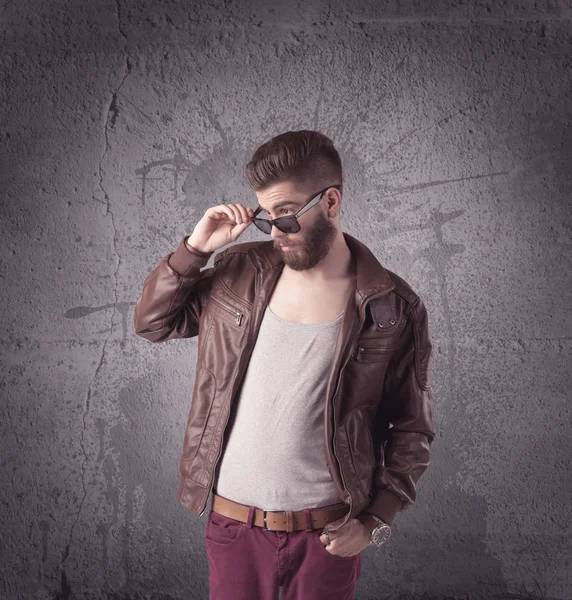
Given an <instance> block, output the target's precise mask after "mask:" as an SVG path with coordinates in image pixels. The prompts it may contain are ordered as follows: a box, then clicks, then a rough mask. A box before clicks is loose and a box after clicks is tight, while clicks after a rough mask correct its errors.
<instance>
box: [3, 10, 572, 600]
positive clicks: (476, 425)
mask: <svg viewBox="0 0 572 600" xmlns="http://www.w3.org/2000/svg"><path fill="white" fill-rule="evenodd" d="M191 4H192V3H188V2H181V1H176V0H173V1H171V2H170V3H168V4H167V3H165V4H163V3H153V2H149V1H147V2H133V1H130V2H127V1H125V0H117V1H115V2H113V1H112V0H109V1H108V2H106V3H103V2H75V3H74V2H71V1H69V2H64V1H62V2H43V3H42V2H30V1H20V2H16V1H5V2H4V3H3V5H2V7H1V8H0V19H1V23H2V24H1V29H0V40H1V47H2V52H1V54H0V67H1V68H0V72H1V77H2V79H1V82H2V85H1V87H0V94H1V111H2V112H1V114H2V122H1V127H0V139H1V141H2V146H1V179H0V181H1V190H0V192H1V202H2V204H1V211H2V212H1V216H2V220H1V227H0V235H1V238H2V261H1V282H2V306H1V319H2V332H1V340H2V344H1V352H2V376H1V391H2V404H1V409H0V410H1V413H0V423H1V428H2V430H1V436H2V437H1V440H2V446H1V448H2V461H1V468H2V471H1V484H2V485H1V486H0V500H1V511H0V525H1V536H0V543H1V552H2V556H1V560H0V577H1V581H0V597H1V598H2V599H7V600H12V599H16V598H18V599H20V598H25V599H28V598H34V599H48V598H62V599H69V598H89V599H95V598H107V597H108V598H121V599H134V598H146V599H153V600H160V599H161V600H166V599H168V598H169V599H171V598H178V599H183V598H185V599H188V598H207V596H208V586H207V562H206V553H205V550H204V540H203V532H204V528H205V523H206V514H207V513H206V512H205V514H204V515H203V517H201V518H198V517H195V516H194V515H192V514H191V513H189V512H187V511H186V510H185V509H184V508H183V507H182V506H181V505H179V504H178V503H177V502H176V501H175V499H174V494H175V491H176V484H177V469H178V460H179V453H180V451H181V447H182V439H183V434H184V426H185V422H186V418H187V414H188V410H189V405H190V395H191V391H192V384H193V380H194V364H195V359H196V350H197V341H196V340H187V341H181V342H168V343H166V344H163V345H161V344H158V345H152V344H149V343H148V342H146V341H144V340H143V339H141V338H138V337H136V336H135V335H134V332H133V326H132V320H133V309H134V303H135V300H136V298H137V297H138V295H139V294H140V292H141V289H142V284H143V280H144V278H145V276H146V275H147V274H148V273H149V271H150V270H151V269H152V268H154V266H155V265H156V264H157V263H158V261H159V260H160V259H161V258H162V257H163V256H164V255H165V254H167V253H168V252H170V251H172V250H174V249H175V247H176V245H177V244H178V242H179V241H180V239H181V237H182V236H183V235H184V234H190V233H191V232H192V230H193V228H194V225H195V224H196V222H197V221H198V219H199V218H200V217H201V216H202V214H203V213H204V211H205V210H206V209H207V207H209V206H211V205H213V204H218V203H220V202H223V201H224V202H242V203H244V204H246V205H248V206H253V205H254V204H255V201H256V198H255V196H254V195H253V193H252V192H251V191H250V190H249V188H248V186H247V184H246V180H245V178H244V166H245V164H246V162H247V161H248V160H249V158H250V156H251V154H252V152H253V151H254V149H255V148H256V147H257V146H258V145H259V144H260V143H262V142H263V141H265V140H266V139H268V138H269V137H271V136H272V135H275V134H277V133H281V132H283V131H286V130H289V129H306V128H313V129H318V130H320V131H323V132H324V133H326V134H327V135H330V136H331V137H332V138H333V139H334V141H335V143H336V144H337V146H338V147H339V150H340V154H341V155H342V160H343V165H344V169H345V182H346V185H345V189H344V199H343V204H342V226H343V228H344V230H345V231H347V232H349V233H350V234H352V235H354V236H356V237H358V238H359V239H361V240H362V241H363V242H364V243H366V244H367V245H368V246H369V247H370V248H371V250H372V251H373V252H374V253H375V254H376V256H377V257H378V258H379V259H380V261H381V262H382V264H384V265H386V266H387V267H388V268H390V269H392V270H394V271H396V272H397V273H399V274H400V275H401V276H402V277H404V278H405V279H406V280H407V281H409V283H410V284H411V285H412V286H413V288H414V289H416V290H417V291H418V293H419V294H420V295H421V296H422V297H423V298H424V300H425V303H426V305H427V308H428V311H429V315H430V327H431V333H432V339H433V344H434V353H433V358H432V362H431V376H432V380H433V386H434V402H435V413H436V426H437V430H438V436H437V438H436V440H435V442H434V445H433V455H432V456H433V458H432V464H431V466H430V467H429V469H428V471H427V472H426V474H425V475H424V476H423V478H422V480H421V482H420V486H419V499H418V503H417V504H416V505H415V506H414V507H413V508H412V509H411V510H409V511H407V512H405V513H402V514H400V515H399V516H398V517H397V519H396V522H395V531H394V535H393V537H392V539H391V540H390V542H389V543H388V544H387V546H386V547H383V548H381V549H379V550H376V549H373V548H368V549H366V551H364V553H363V572H362V578H361V580H360V582H359V585H358V593H357V596H356V597H357V598H358V599H362V600H366V599H368V600H369V599H371V600H373V599H378V598H409V597H424V598H443V597H445V596H448V597H456V598H478V597H482V598H492V597H493V594H494V593H499V592H500V591H501V590H502V589H504V590H505V591H507V590H513V591H514V590H515V589H523V588H524V587H525V586H526V587H527V588H528V589H529V590H534V589H535V588H534V580H535V579H537V580H538V582H539V583H540V585H541V586H542V585H547V584H548V583H550V582H552V585H551V587H549V588H548V590H547V591H546V592H545V595H548V596H551V597H554V598H566V599H569V598H570V597H571V596H572V577H571V575H570V571H571V565H570V562H571V558H572V549H571V547H572V523H571V521H572V519H571V516H570V515H571V508H570V492H571V488H572V485H571V483H572V478H571V462H570V457H571V456H572V452H571V450H572V447H571V435H572V427H571V419H570V389H571V383H572V382H571V377H570V354H571V336H572V322H571V319H570V305H571V303H572V293H571V289H572V288H571V285H570V279H569V276H570V266H571V255H572V253H571V249H572V241H571V235H570V234H571V214H570V212H571V209H570V193H571V191H572V177H571V172H572V169H571V158H572V144H571V133H572V125H571V117H572V106H571V103H570V90H571V86H570V80H571V73H572V69H571V46H572V44H571V31H572V27H571V24H572V9H571V5H570V3H569V2H559V1H551V2H549V1H545V0H540V1H538V2H532V1H530V2H525V1H524V0H520V1H515V2H511V3H508V2H489V1H486V0H481V1H480V2H475V3H471V2H461V1H456V2H455V1H450V2H447V1H444V0H439V1H435V2H431V3H430V2H420V1H417V2H411V3H408V5H407V6H406V5H404V4H403V3H398V2H396V1H394V2H379V3H374V2H371V1H370V2H367V1H364V0H362V1H358V2H351V3H348V2H345V1H342V0H333V1H332V2H331V3H329V4H326V3H320V2H307V3H299V4H296V3H294V2H288V3H280V4H278V5H275V6H274V7H273V8H271V7H270V3H267V2H261V1H260V0H258V1H257V2H251V3H249V4H247V3H242V4H239V3H234V4H232V5H231V3H224V5H223V4H222V3H215V2H210V3H204V5H202V6H200V5H194V6H192V7H191ZM349 4H351V7H350V6H348V5H349ZM257 239H267V238H265V236H264V235H263V234H262V233H260V232H258V231H257V230H256V229H255V228H253V227H250V228H249V230H248V231H247V233H245V234H244V235H243V236H242V237H241V239H240V241H250V240H257ZM212 262H213V261H212V258H211V261H210V262H209V265H208V266H210V265H211V264H212ZM535 591H536V593H537V595H538V597H541V591H539V590H535Z"/></svg>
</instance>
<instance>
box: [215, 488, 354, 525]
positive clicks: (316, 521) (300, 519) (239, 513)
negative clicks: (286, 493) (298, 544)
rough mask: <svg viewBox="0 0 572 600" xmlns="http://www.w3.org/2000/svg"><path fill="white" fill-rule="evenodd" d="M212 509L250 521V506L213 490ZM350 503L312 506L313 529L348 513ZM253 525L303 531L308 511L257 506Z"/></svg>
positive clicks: (311, 519) (311, 521)
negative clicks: (269, 508) (268, 508)
mask: <svg viewBox="0 0 572 600" xmlns="http://www.w3.org/2000/svg"><path fill="white" fill-rule="evenodd" d="M211 508H212V510H213V511H214V512H216V513H219V514H221V515H223V516H225V517H229V518H231V519H236V520H237V521H242V522H243V523H248V513H249V509H250V507H249V506H247V505H246V504H241V503H240V502H234V501H233V500H229V499H228V498H224V497H223V496H219V495H218V494H215V493H214V492H213V503H212V507H211ZM349 508H350V507H349V505H348V504H346V503H345V502H340V503H339V504H332V505H331V506H327V507H320V508H310V509H309V511H308V512H309V519H310V524H311V527H312V529H323V528H324V527H325V526H326V524H327V523H331V522H332V521H335V520H336V519H339V518H340V517H343V516H344V515H345V514H347V512H348V510H349ZM253 525H256V526H257V527H262V528H263V529H267V530H268V531H289V532H292V531H301V530H303V529H306V513H305V512H304V511H303V510H263V509H262V508H255V510H254V520H253Z"/></svg>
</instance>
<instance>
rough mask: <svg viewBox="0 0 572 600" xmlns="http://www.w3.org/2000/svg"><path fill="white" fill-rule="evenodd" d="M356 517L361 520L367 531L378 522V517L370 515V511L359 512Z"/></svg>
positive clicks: (373, 527)
mask: <svg viewBox="0 0 572 600" xmlns="http://www.w3.org/2000/svg"><path fill="white" fill-rule="evenodd" d="M358 519H359V520H360V521H361V523H362V525H364V526H365V527H366V528H367V530H368V531H371V530H372V529H375V528H376V527H377V525H378V524H379V522H380V520H381V519H380V518H379V517H376V516H375V515H372V514H370V513H361V514H360V515H359V516H358Z"/></svg>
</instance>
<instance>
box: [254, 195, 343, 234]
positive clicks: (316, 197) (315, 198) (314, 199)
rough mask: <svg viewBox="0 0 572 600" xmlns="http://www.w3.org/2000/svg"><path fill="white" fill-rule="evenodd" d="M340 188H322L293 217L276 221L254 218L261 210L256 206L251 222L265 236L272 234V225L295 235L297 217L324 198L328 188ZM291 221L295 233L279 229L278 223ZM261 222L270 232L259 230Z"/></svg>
mask: <svg viewBox="0 0 572 600" xmlns="http://www.w3.org/2000/svg"><path fill="white" fill-rule="evenodd" d="M341 187H342V186H341V184H336V185H329V186H328V187H327V188H324V189H323V190H322V191H321V192H318V193H317V194H314V195H313V196H312V197H311V198H310V200H308V202H306V204H304V206H302V208H301V209H300V210H299V211H298V212H297V213H296V214H295V215H288V216H286V217H278V218H277V219H262V218H260V217H257V216H256V215H257V214H258V213H260V212H262V210H263V209H262V207H261V206H258V207H257V208H256V210H255V211H254V218H253V219H252V222H253V223H254V224H255V225H256V227H257V228H258V229H259V230H260V231H262V233H266V234H267V235H270V234H271V233H272V225H274V226H275V227H276V228H277V229H280V231H282V233H297V232H298V231H300V229H301V227H300V223H299V222H298V217H299V216H301V215H303V214H304V213H305V212H306V211H307V210H310V209H311V208H312V207H314V206H316V204H318V202H319V201H320V200H321V199H322V198H323V197H324V194H325V193H326V192H327V191H328V190H329V189H330V188H336V189H337V190H339V189H341ZM292 219H294V220H295V221H296V225H297V226H298V229H296V231H284V229H282V228H281V227H280V222H281V221H286V220H289V221H290V220H292ZM262 221H263V222H264V223H267V224H268V225H270V231H264V230H263V229H261V227H260V225H259V224H258V223H259V222H262Z"/></svg>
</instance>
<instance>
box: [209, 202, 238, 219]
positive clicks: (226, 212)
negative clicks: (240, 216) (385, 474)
mask: <svg viewBox="0 0 572 600" xmlns="http://www.w3.org/2000/svg"><path fill="white" fill-rule="evenodd" d="M212 211H213V212H214V214H215V217H216V218H217V219H219V220H220V219H221V218H222V217H227V219H228V220H229V221H234V220H235V216H234V212H233V211H232V210H231V209H230V208H229V207H228V206H227V205H226V204H219V205H218V206H213V208H212Z"/></svg>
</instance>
